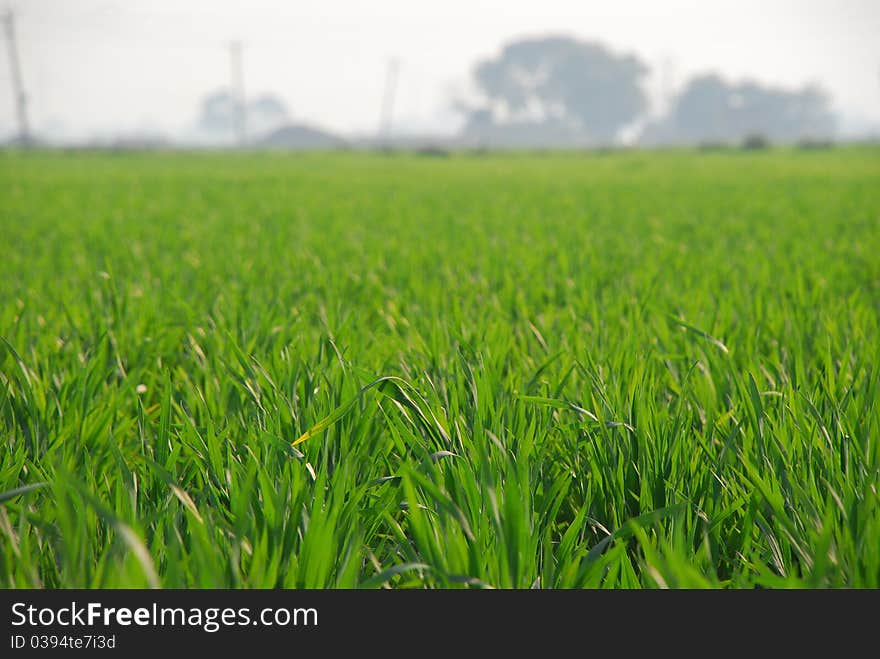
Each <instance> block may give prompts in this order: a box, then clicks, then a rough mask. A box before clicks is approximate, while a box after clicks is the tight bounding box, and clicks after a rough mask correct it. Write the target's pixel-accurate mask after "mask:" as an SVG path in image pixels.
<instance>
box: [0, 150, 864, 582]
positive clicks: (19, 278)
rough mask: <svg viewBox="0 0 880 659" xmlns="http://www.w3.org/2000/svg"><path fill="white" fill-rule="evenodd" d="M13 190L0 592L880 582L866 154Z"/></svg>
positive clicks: (0, 175)
mask: <svg viewBox="0 0 880 659" xmlns="http://www.w3.org/2000/svg"><path fill="white" fill-rule="evenodd" d="M0 187H2V202H0V204H2V205H0V236H2V246H3V251H2V254H3V256H2V260H0V337H2V340H0V432H2V450H0V585H2V586H4V587H7V588H8V587H48V588H56V587H85V588H91V587H122V586H136V587H140V586H162V587H177V588H182V587H226V586H229V587H252V588H263V587H309V588H312V587H317V588H337V587H344V588H350V587H367V588H370V587H381V586H390V587H417V588H422V587H440V588H446V587H501V588H510V587H515V588H529V587H544V588H570V587H611V588H615V587H623V588H632V587H636V588H637V587H658V586H659V587H672V588H675V587H737V588H742V587H745V588H750V587H755V586H763V587H874V588H876V587H880V492H878V488H880V447H878V442H880V151H878V150H876V149H868V148H865V149H856V148H849V149H835V150H829V151H817V152H796V151H785V150H774V151H768V152H761V153H744V152H717V153H714V152H713V153H698V152H669V153H616V154H615V153H610V154H601V153H597V154H544V155H541V154H532V155H525V154H509V155H489V156H476V155H454V156H452V157H449V158H427V157H416V156H407V155H396V156H379V155H366V154H335V155H329V154H323V155H321V154H316V155H260V154H165V155H160V154H154V155H149V154H141V155H112V154H104V155H98V154H88V153H84V154H66V155H65V154H45V153H42V154H41V153H33V154H14V153H6V154H0ZM292 444H295V446H292Z"/></svg>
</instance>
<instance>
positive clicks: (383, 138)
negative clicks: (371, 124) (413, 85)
mask: <svg viewBox="0 0 880 659" xmlns="http://www.w3.org/2000/svg"><path fill="white" fill-rule="evenodd" d="M399 72H400V62H399V61H398V60H397V58H392V59H390V60H388V70H387V71H386V73H385V93H384V94H383V96H382V112H381V116H380V119H379V140H378V141H379V143H380V144H383V145H384V146H385V147H389V146H390V144H389V143H388V142H390V138H391V120H392V115H393V112H394V94H395V92H396V90H397V77H398V74H399Z"/></svg>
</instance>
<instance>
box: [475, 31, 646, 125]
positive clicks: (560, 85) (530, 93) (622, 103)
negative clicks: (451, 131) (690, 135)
mask: <svg viewBox="0 0 880 659" xmlns="http://www.w3.org/2000/svg"><path fill="white" fill-rule="evenodd" d="M646 73H647V68H646V67H645V65H644V64H643V63H642V62H641V61H639V60H638V59H636V58H635V57H634V56H631V55H622V56H621V55H615V54H614V53H612V52H610V51H608V50H607V49H606V48H605V47H604V46H602V45H601V44H598V43H593V42H584V41H578V40H576V39H573V38H569V37H563V36H549V37H543V38H535V39H522V40H519V41H515V42H513V43H510V44H508V45H507V46H505V48H504V49H503V50H502V51H501V54H500V55H499V56H498V57H496V58H494V59H489V60H486V61H483V62H480V63H479V64H478V65H477V66H476V67H475V69H474V80H475V82H476V84H477V87H478V88H479V90H480V91H481V93H482V95H483V96H484V99H483V103H482V104H481V105H480V106H479V107H477V108H473V109H472V112H471V116H470V121H469V125H468V128H469V129H471V130H475V129H477V128H478V127H479V126H480V125H482V126H483V127H485V126H486V125H487V123H488V124H492V125H496V126H498V125H505V124H507V125H515V126H532V127H535V126H539V125H542V124H546V125H552V126H557V127H558V126H567V127H568V128H569V130H570V131H571V132H573V133H583V134H585V135H586V136H588V137H589V138H590V139H591V140H593V141H600V142H610V141H613V140H614V139H615V138H616V137H617V135H618V133H619V132H620V130H621V129H622V128H623V127H625V126H626V125H628V124H629V123H631V122H633V121H634V120H636V119H637V118H638V117H639V116H640V115H641V114H642V113H643V112H644V111H645V109H646V107H647V99H646V96H645V93H644V91H643V90H642V87H641V79H642V77H643V76H644V75H645V74H646Z"/></svg>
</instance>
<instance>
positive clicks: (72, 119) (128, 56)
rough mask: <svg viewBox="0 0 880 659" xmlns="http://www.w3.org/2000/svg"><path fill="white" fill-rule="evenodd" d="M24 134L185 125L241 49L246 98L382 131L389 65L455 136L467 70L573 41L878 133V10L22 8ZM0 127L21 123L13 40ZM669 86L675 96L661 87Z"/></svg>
mask: <svg viewBox="0 0 880 659" xmlns="http://www.w3.org/2000/svg"><path fill="white" fill-rule="evenodd" d="M11 6H12V8H13V9H15V10H16V16H17V32H18V39H19V45H20V52H21V60H22V69H23V74H24V80H25V84H26V87H27V90H28V93H29V96H30V115H31V123H32V124H33V125H34V126H35V127H36V129H37V131H39V130H40V129H43V130H44V131H45V130H54V131H60V130H62V129H63V130H64V131H66V132H67V133H68V134H74V135H79V136H84V135H89V134H92V133H98V132H102V133H105V134H106V133H109V132H113V131H132V130H136V129H144V128H156V129H160V130H163V131H166V132H169V133H175V132H179V131H181V130H183V129H185V127H186V126H187V125H191V124H192V123H193V121H194V119H195V116H196V114H197V110H198V103H199V100H200V98H201V97H202V95H203V94H205V93H206V92H209V91H212V90H214V89H216V88H218V87H221V86H223V85H225V84H227V81H228V79H229V70H230V65H229V52H228V43H229V41H230V40H232V39H240V40H241V41H242V42H243V43H244V68H245V86H246V91H247V92H248V93H260V92H273V93H275V94H277V95H278V96H280V97H281V98H283V99H284V100H285V101H286V103H287V104H288V106H289V107H290V109H291V113H292V115H293V116H294V117H295V118H296V119H298V120H303V121H308V122H311V123H315V124H318V125H321V126H324V127H327V128H331V129H335V130H337V131H340V132H344V133H353V132H367V131H374V130H375V129H376V127H377V124H378V122H379V108H380V101H381V97H382V88H383V83H384V76H385V71H386V67H387V62H388V60H389V58H391V57H397V58H399V59H400V62H401V68H400V78H399V87H398V96H397V104H396V106H395V121H396V123H397V124H398V125H404V124H406V125H408V126H409V127H410V128H418V127H422V128H425V129H443V128H446V129H449V127H450V125H451V117H452V115H451V113H450V112H449V110H448V106H449V104H450V101H451V99H452V98H453V97H454V96H455V95H457V94H458V95H461V94H463V93H466V90H467V83H468V79H469V71H470V68H471V66H472V64H473V63H474V62H475V61H476V60H478V59H480V58H484V57H487V56H491V55H492V54H494V53H496V52H497V51H498V50H499V48H500V47H501V46H502V45H503V44H504V43H505V42H507V41H509V40H511V39H513V38H515V37H518V36H523V35H537V34H543V33H548V32H553V33H564V34H568V35H571V36H576V37H580V38H584V39H595V40H600V41H602V42H604V43H606V44H607V45H608V46H610V47H611V48H612V49H614V50H616V51H618V52H632V53H635V54H637V55H639V56H640V57H641V58H642V59H643V60H644V61H646V62H647V63H648V64H649V65H651V66H652V68H653V69H654V70H655V72H656V73H657V74H658V75H656V76H655V77H654V78H653V79H652V80H650V81H649V85H650V90H651V92H652V94H654V95H657V94H658V92H659V90H661V89H662V88H663V83H662V79H663V77H662V76H661V75H659V74H660V72H661V71H666V74H667V75H666V79H668V80H669V81H671V83H672V84H674V85H676V86H678V85H681V84H682V82H683V81H685V80H686V79H687V77H688V76H690V75H692V74H694V73H699V72H702V71H707V70H716V71H719V72H721V73H722V74H724V75H726V76H728V77H730V78H733V79H741V78H744V77H750V78H753V79H757V80H759V81H762V82H766V83H775V84H783V85H798V86H799V85H802V84H804V83H807V82H816V83H820V84H822V85H823V86H824V87H825V88H826V89H827V90H828V91H829V92H831V94H832V95H833V98H834V102H835V107H836V109H838V110H839V111H840V112H842V113H844V114H846V115H848V116H851V117H860V118H862V119H863V120H867V121H871V122H875V123H880V0H836V1H835V0H798V1H794V0H717V1H713V0H703V1H699V0H693V1H686V0H670V1H666V2H664V1H662V0H613V1H610V2H592V1H590V0H538V1H534V0H533V1H525V0H443V1H442V2H431V3H425V2H417V1H415V0H363V1H360V2H356V1H354V0H291V1H288V2H283V1H281V0H278V1H274V2H270V1H269V0H248V1H244V0H241V1H238V2H234V1H232V0H150V1H146V0H144V1H137V0H129V1H125V2H121V1H115V2H113V1H102V0H17V1H16V0H12V5H11ZM3 45H4V47H3V49H2V53H0V132H4V133H6V132H8V131H9V130H11V128H12V126H13V125H14V114H13V102H12V94H11V77H10V74H9V60H8V56H7V52H6V48H5V46H6V44H5V43H4V44H3ZM667 87H668V85H667Z"/></svg>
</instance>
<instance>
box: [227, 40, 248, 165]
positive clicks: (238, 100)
mask: <svg viewBox="0 0 880 659" xmlns="http://www.w3.org/2000/svg"><path fill="white" fill-rule="evenodd" d="M229 62H230V65H231V67H230V88H231V89H230V92H231V94H232V99H233V103H234V114H235V118H234V121H235V135H236V139H237V141H238V146H239V148H243V147H244V146H246V145H247V116H246V114H247V109H246V106H245V97H244V68H243V67H242V64H241V42H240V41H233V42H231V43H230V44H229Z"/></svg>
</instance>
